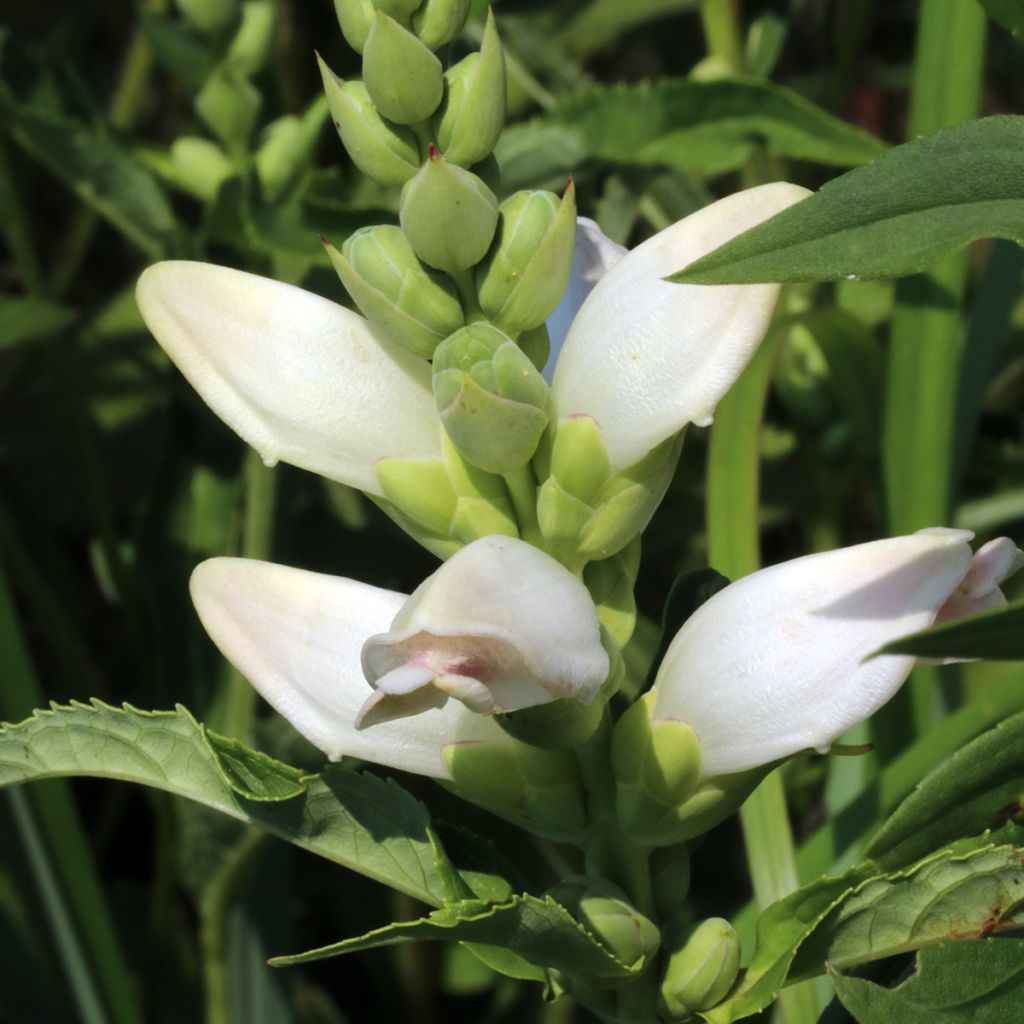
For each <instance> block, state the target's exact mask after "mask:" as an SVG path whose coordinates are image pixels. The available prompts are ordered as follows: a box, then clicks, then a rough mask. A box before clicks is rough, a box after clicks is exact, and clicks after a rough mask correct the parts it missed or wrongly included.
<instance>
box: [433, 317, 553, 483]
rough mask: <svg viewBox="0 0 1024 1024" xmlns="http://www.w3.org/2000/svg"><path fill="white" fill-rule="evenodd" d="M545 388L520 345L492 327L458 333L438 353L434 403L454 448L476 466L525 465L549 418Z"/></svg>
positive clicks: (499, 469)
mask: <svg viewBox="0 0 1024 1024" xmlns="http://www.w3.org/2000/svg"><path fill="white" fill-rule="evenodd" d="M547 397H548V396H547V384H546V383H545V382H544V378H543V377H542V376H541V375H540V374H539V373H538V372H537V369H536V367H535V366H534V365H533V363H531V362H530V360H529V359H527V358H526V356H525V355H524V354H523V353H522V351H521V350H520V349H519V346H518V345H516V343H515V342H514V341H513V340H512V339H511V338H510V337H508V335H507V334H503V333H502V332H501V331H499V330H498V329H497V328H496V327H494V326H492V325H491V324H488V323H484V322H480V323H475V324H470V325H469V326H468V327H464V328H462V330H460V331H456V332H455V334H453V335H452V336H451V337H450V338H448V339H447V340H446V341H444V342H443V343H442V344H441V345H440V346H439V347H438V349H437V351H436V352H435V353H434V398H435V400H436V401H437V408H438V412H439V413H440V415H441V422H442V423H443V424H444V428H445V431H446V432H447V434H448V436H449V438H451V441H452V443H453V444H454V445H455V447H456V448H458V450H459V451H460V452H461V453H462V455H463V456H464V457H465V458H466V459H467V460H468V461H469V462H471V463H472V464H473V465H474V466H479V467H480V468H481V469H485V470H487V471H488V472H489V473H510V472H512V470H514V469H518V468H520V467H521V466H525V465H526V463H527V462H529V461H530V458H531V457H532V456H533V453H534V451H536V449H537V444H538V442H539V441H540V438H541V435H542V434H543V433H544V428H545V427H546V426H547V422H548V417H547V413H546V412H545V406H546V404H547Z"/></svg>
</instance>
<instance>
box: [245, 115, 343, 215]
mask: <svg viewBox="0 0 1024 1024" xmlns="http://www.w3.org/2000/svg"><path fill="white" fill-rule="evenodd" d="M327 111H328V107H327V100H326V98H325V97H323V96H320V97H318V98H317V99H315V100H314V101H313V102H312V103H311V104H310V106H309V109H308V110H307V111H306V112H305V113H304V114H303V115H302V116H301V117H296V116H295V115H293V114H285V116H284V117H279V118H278V119H277V120H276V121H274V122H272V123H271V124H269V125H267V127H266V129H265V137H264V139H263V142H262V143H261V145H260V148H259V150H257V152H256V174H257V176H258V177H259V180H260V185H261V186H262V188H263V195H264V197H265V198H266V199H269V200H270V201H271V202H273V201H274V200H275V199H278V198H279V197H280V196H281V194H282V193H283V192H284V191H285V189H286V188H287V187H288V185H289V184H290V183H291V182H292V181H294V180H295V177H296V175H297V174H298V173H299V172H300V171H301V170H302V168H303V167H305V166H306V164H307V163H308V162H309V158H310V155H311V153H312V150H313V147H314V146H315V145H316V141H317V139H318V137H319V135H320V131H321V129H322V127H323V123H324V120H325V118H326V117H327Z"/></svg>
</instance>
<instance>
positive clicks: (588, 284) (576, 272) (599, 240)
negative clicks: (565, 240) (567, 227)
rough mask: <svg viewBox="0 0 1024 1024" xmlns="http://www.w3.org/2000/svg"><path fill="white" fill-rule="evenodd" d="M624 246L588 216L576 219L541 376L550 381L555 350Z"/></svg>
mask: <svg viewBox="0 0 1024 1024" xmlns="http://www.w3.org/2000/svg"><path fill="white" fill-rule="evenodd" d="M625 255H626V247H625V246H624V245H619V243H618V242H613V241H612V240H611V239H610V238H609V237H608V236H607V235H606V234H605V233H604V232H603V231H602V230H601V228H600V227H599V226H598V224H597V222H596V221H592V220H591V219H590V218H589V217H577V218H576V248H575V249H574V251H573V254H572V272H571V273H570V274H569V283H568V285H566V289H565V293H564V294H563V295H562V299H561V301H560V302H559V303H558V305H557V306H556V307H555V311H554V312H553V313H552V314H551V316H549V317H548V319H547V329H548V338H549V339H550V340H551V352H550V354H549V355H548V361H547V364H546V365H545V367H544V379H545V380H546V381H547V382H548V383H549V384H550V383H551V377H552V374H554V372H555V364H556V362H557V361H558V353H559V352H561V350H562V345H563V344H564V343H565V336H566V335H567V334H568V333H569V328H570V327H571V326H572V322H573V320H574V319H575V318H576V314H577V313H578V312H579V310H580V306H582V305H583V302H584V300H585V299H586V297H587V296H588V295H589V294H590V293H591V292H592V291H593V290H594V285H596V284H597V282H598V281H600V280H601V278H602V277H604V275H605V274H606V273H608V271H609V270H611V269H612V267H614V266H615V264H616V263H618V262H619V260H621V259H622V257H623V256H625Z"/></svg>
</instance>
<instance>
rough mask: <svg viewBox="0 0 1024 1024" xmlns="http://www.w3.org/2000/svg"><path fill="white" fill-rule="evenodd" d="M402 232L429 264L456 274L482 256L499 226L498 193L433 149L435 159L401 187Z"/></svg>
mask: <svg viewBox="0 0 1024 1024" xmlns="http://www.w3.org/2000/svg"><path fill="white" fill-rule="evenodd" d="M398 215H399V219H400V221H401V223H402V230H403V231H404V232H405V233H406V235H407V236H408V239H409V241H410V242H411V243H412V247H413V249H414V250H415V252H416V255H417V256H419V258H420V259H421V260H423V262H424V263H427V264H429V265H430V266H432V267H434V268H436V269H437V270H446V271H448V272H450V273H455V272H458V271H460V270H466V269H468V268H469V267H472V266H473V265H474V264H476V263H479V262H480V260H481V259H483V257H484V255H485V254H486V252H487V249H488V248H489V247H490V244H491V240H492V239H493V238H494V230H495V228H496V227H497V224H498V201H497V199H495V198H494V193H493V192H492V191H491V190H490V189H489V188H488V187H487V186H486V185H485V184H484V183H483V182H482V181H481V180H480V179H479V178H478V177H477V176H476V175H475V174H472V173H471V172H470V171H466V170H463V168H461V167H459V166H458V165H456V164H450V163H448V162H447V161H446V160H444V159H443V158H442V157H441V154H440V153H439V152H438V151H437V150H436V149H435V148H434V147H433V146H431V147H430V158H429V159H428V160H427V162H426V163H425V164H424V165H423V166H422V167H421V168H420V170H419V172H418V173H417V174H416V176H415V177H414V178H412V179H411V180H410V181H408V182H407V183H406V186H405V188H404V189H402V202H401V205H400V207H399V214H398Z"/></svg>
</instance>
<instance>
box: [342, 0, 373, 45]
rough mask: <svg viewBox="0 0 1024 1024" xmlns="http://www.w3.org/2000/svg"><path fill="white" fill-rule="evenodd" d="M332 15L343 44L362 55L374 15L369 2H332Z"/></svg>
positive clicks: (361, 0) (353, 0)
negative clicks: (336, 19)
mask: <svg viewBox="0 0 1024 1024" xmlns="http://www.w3.org/2000/svg"><path fill="white" fill-rule="evenodd" d="M334 13H335V14H336V15H337V16H338V25H339V26H340V27H341V34H342V35H343V36H344V37H345V42H347V43H348V45H349V46H351V47H352V49H353V50H355V51H356V53H362V52H363V47H364V46H366V39H367V37H368V36H369V34H370V26H371V25H372V24H373V19H374V16H375V13H376V12H375V11H374V8H373V4H372V3H370V0H334Z"/></svg>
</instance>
